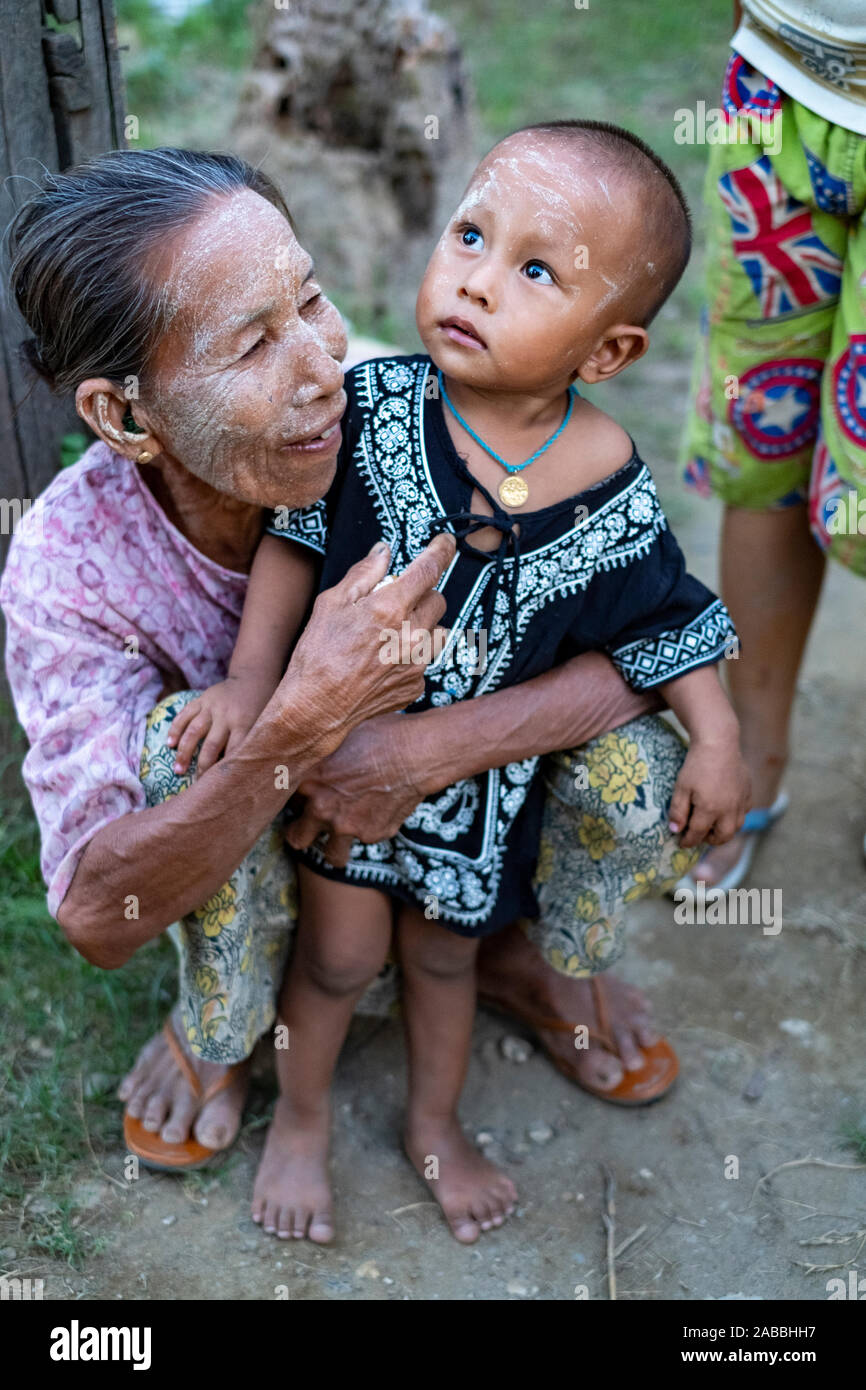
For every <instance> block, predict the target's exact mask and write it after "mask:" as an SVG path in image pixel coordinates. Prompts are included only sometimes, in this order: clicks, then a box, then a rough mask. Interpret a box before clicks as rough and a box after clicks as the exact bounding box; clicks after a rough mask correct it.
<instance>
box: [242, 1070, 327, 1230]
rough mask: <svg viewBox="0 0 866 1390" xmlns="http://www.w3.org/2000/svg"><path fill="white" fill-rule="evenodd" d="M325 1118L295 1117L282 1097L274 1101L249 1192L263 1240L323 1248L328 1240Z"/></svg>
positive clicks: (324, 1111)
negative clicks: (292, 1239) (273, 1237)
mask: <svg viewBox="0 0 866 1390" xmlns="http://www.w3.org/2000/svg"><path fill="white" fill-rule="evenodd" d="M329 1131H330V1114H329V1112H328V1108H327V1106H325V1107H324V1108H323V1110H322V1113H321V1115H316V1116H315V1117H312V1116H310V1115H309V1114H306V1115H304V1116H300V1117H299V1116H298V1115H297V1114H296V1113H295V1112H294V1111H293V1110H292V1107H291V1104H290V1102H289V1101H288V1100H287V1099H286V1097H285V1096H281V1097H280V1098H279V1100H278V1101H277V1104H276V1108H275V1110H274V1118H273V1120H272V1121H271V1127H270V1129H269V1130H268V1137H267V1141H266V1143H265V1151H264V1153H263V1154H262V1161H261V1163H260V1164H259V1171H258V1173H257V1174H256V1184H255V1187H254V1189H253V1208H252V1216H253V1220H254V1221H257V1222H259V1223H260V1225H261V1226H262V1227H263V1229H264V1230H265V1231H267V1233H268V1235H276V1236H279V1238H280V1240H288V1239H289V1237H290V1236H294V1237H295V1239H296V1240H301V1239H303V1237H304V1236H306V1237H307V1239H308V1240H312V1241H315V1243H316V1244H317V1245H326V1244H327V1243H328V1241H329V1240H333V1238H334V1218H333V1215H332V1210H331V1184H330V1182H329V1181H328V1136H329Z"/></svg>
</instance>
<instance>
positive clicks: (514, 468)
mask: <svg viewBox="0 0 866 1390" xmlns="http://www.w3.org/2000/svg"><path fill="white" fill-rule="evenodd" d="M437 377H438V381H439V390H440V392H441V393H442V399H443V401H444V402H445V404H446V405H447V407H448V409H449V410H450V411H451V414H452V415H453V416H454V418H455V420H458V421H459V422H460V424H461V425H462V426H463V428H464V429H465V431H466V433H467V434H468V435H471V436H472V438H473V439H474V440H475V443H476V444H479V445H480V446H481V448H482V449H483V450H484V452H485V453H486V454H489V455H490V457H491V458H494V459H496V462H497V463H500V464H501V465H502V467H503V468H504V469H506V471H507V472H508V473H522V472H523V470H524V468H528V467H529V465H530V464H531V463H535V460H536V459H538V458H541V455H542V454H544V453H546V452H547V450H548V449H549V448H550V446H551V444H555V443H556V441H557V439H558V438H559V436H560V435H561V434H562V431H563V430H564V429H565V427H566V425H567V424H568V422H569V420H570V419H571V412H572V410H573V409H574V400H575V397H576V396H577V394H578V392H577V390H576V388H575V387H574V386H573V385H572V386H569V388H568V407H567V409H566V412H565V417H564V419H563V421H562V424H561V425H560V426H559V428H558V429H556V430H554V432H553V434H552V435H551V436H550V438H549V439H548V440H547V442H546V443H545V444H542V446H541V448H540V449H536V451H535V453H534V454H532V455H530V457H529V458H528V459H526V461H525V462H524V463H508V462H507V461H506V460H505V459H504V458H503V457H502V455H501V454H497V452H496V450H495V449H491V447H490V445H489V444H487V443H486V442H485V440H483V439H482V438H481V435H480V434H476V432H475V430H474V429H473V428H472V426H471V425H470V424H468V423H467V421H466V420H464V419H463V416H462V415H461V414H460V411H459V410H457V409H456V408H455V406H454V403H453V401H452V400H451V397H450V396H449V395H448V392H447V391H446V390H445V378H444V377H443V375H442V369H441V367H440V368H439V371H438V372H437Z"/></svg>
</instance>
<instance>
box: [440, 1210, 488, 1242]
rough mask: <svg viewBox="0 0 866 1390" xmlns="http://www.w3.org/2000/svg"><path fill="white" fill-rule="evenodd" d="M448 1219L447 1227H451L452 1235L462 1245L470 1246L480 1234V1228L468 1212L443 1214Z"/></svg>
mask: <svg viewBox="0 0 866 1390" xmlns="http://www.w3.org/2000/svg"><path fill="white" fill-rule="evenodd" d="M445 1215H446V1217H447V1218H448V1225H449V1226H450V1227H451V1233H452V1235H453V1236H454V1237H455V1238H456V1239H457V1240H459V1241H460V1242H461V1244H463V1245H472V1243H473V1242H474V1241H476V1240H477V1239H478V1237H479V1236H480V1234H481V1227H480V1226H479V1224H478V1222H477V1221H476V1220H475V1219H474V1217H473V1216H472V1215H471V1214H470V1213H468V1212H465V1211H463V1212H460V1213H453V1214H451V1215H449V1214H448V1212H446V1213H445Z"/></svg>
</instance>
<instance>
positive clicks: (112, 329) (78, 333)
mask: <svg viewBox="0 0 866 1390" xmlns="http://www.w3.org/2000/svg"><path fill="white" fill-rule="evenodd" d="M245 188H249V189H251V190H252V191H253V192H254V193H259V194H260V195H261V196H262V197H263V198H266V199H267V201H268V202H269V203H272V204H273V205H274V207H276V208H278V209H279V211H280V212H282V213H283V215H284V216H285V217H286V219H287V221H288V222H289V224H290V225H292V219H291V215H290V213H289V210H288V208H287V207H286V204H285V201H284V199H283V196H282V194H281V193H280V191H279V189H278V188H277V187H276V185H275V184H274V183H273V182H272V180H271V179H269V178H268V176H267V174H263V173H262V172H261V170H259V169H256V168H254V167H253V166H252V165H251V164H248V163H247V162H246V161H245V160H243V159H239V158H237V157H236V156H235V155H230V154H215V153H210V152H207V151H204V150H182V149H173V148H171V147H168V146H163V147H162V148H160V149H155V150H109V151H108V152H107V153H105V154H101V155H97V156H96V157H95V158H94V159H90V160H87V161H86V162H85V163H83V164H78V165H76V166H75V168H73V169H67V170H66V171H65V172H64V173H62V174H54V173H49V174H48V175H47V177H46V178H45V180H44V183H43V186H42V188H41V189H40V190H39V192H38V193H35V194H34V195H33V197H32V198H29V199H28V200H27V202H26V203H24V204H23V205H22V206H21V207H20V208H19V209H18V211H17V212H16V213H15V215H14V217H13V218H12V221H11V222H10V224H9V226H8V228H7V231H6V236H5V238H4V241H5V253H6V259H7V266H8V271H7V273H8V284H9V288H10V290H11V292H12V293H13V294H14V296H15V301H16V303H17V305H18V308H19V309H20V310H21V314H22V316H23V318H24V320H25V322H26V323H27V325H28V326H29V328H30V330H31V331H32V333H33V334H34V337H33V338H32V339H30V340H28V341H27V342H25V343H23V344H22V348H21V350H22V353H23V355H24V357H25V359H26V361H27V362H28V363H29V364H30V366H31V367H33V369H34V370H35V371H36V372H38V374H39V375H40V376H41V377H43V379H44V380H46V381H47V382H48V383H49V385H50V386H51V388H52V390H54V391H57V392H65V391H70V390H74V389H75V387H76V386H77V385H78V384H79V383H80V382H82V381H85V380H86V379H87V378H88V377H107V378H108V379H109V380H110V381H113V382H115V383H116V384H117V385H118V386H121V387H123V386H124V385H125V383H126V382H127V379H128V378H129V377H135V378H136V379H137V380H138V381H139V382H141V381H142V380H143V379H144V377H145V374H146V370H147V362H148V356H149V353H150V351H151V349H152V346H153V344H154V342H155V340H156V339H157V337H158V335H159V334H160V332H162V331H163V330H164V328H165V326H166V321H167V313H168V306H167V302H166V298H165V295H164V293H163V287H162V286H160V285H158V284H153V283H151V282H150V281H149V279H148V277H147V275H146V274H145V272H144V266H145V264H146V262H147V257H148V254H149V253H150V252H151V251H152V250H154V249H155V248H156V247H157V246H158V245H159V244H160V243H162V242H164V241H165V240H166V239H167V238H169V237H170V236H171V235H172V234H173V233H175V232H179V231H181V230H182V229H183V228H185V227H187V226H188V225H189V224H190V223H191V222H193V221H195V219H196V218H197V217H199V216H200V215H201V213H202V212H203V211H204V207H205V204H206V203H207V201H208V199H210V198H212V197H213V196H214V195H218V194H222V195H225V194H232V193H237V192H240V191H242V190H243V189H245Z"/></svg>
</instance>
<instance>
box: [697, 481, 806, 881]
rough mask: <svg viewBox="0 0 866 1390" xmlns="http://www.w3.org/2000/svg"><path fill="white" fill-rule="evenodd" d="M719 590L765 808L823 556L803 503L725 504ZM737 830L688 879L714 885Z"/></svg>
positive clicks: (756, 788)
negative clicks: (731, 626)
mask: <svg viewBox="0 0 866 1390" xmlns="http://www.w3.org/2000/svg"><path fill="white" fill-rule="evenodd" d="M721 551H722V554H721V570H722V594H723V596H724V600H725V603H726V604H727V606H728V609H729V610H730V612H731V614H732V615H733V617H734V622H735V624H736V627H737V633H738V635H739V638H740V644H741V648H742V656H741V657H740V658H739V659H737V660H736V661H729V662H728V663H726V670H727V676H728V684H729V688H730V693H731V699H732V701H733V705H734V708H735V710H736V712H737V716H738V718H739V721H740V742H741V747H742V750H743V757H744V758H745V760H746V763H747V764H748V767H749V772H750V773H751V777H752V805H753V806H759V807H767V806H772V804H773V802H774V801H775V799H776V797H777V795H778V793H779V787H780V783H781V779H782V775H783V773H784V770H785V766H786V764H787V760H788V730H789V725H790V719H791V711H792V707H793V703H794V694H795V691H796V686H797V674H798V672H799V670H800V662H801V660H802V657H803V652H804V649H805V646H806V639H807V638H808V636H809V629H810V628H811V625H812V619H813V617H814V614H815V609H816V607H817V604H818V597H819V595H820V592H821V582H822V579H823V576H824V568H825V560H824V556H823V554H822V552H821V551H820V550H819V548H818V546H817V545H816V544H815V542H814V539H813V537H812V533H811V531H810V529H809V516H808V512H807V508H806V506H805V504H803V505H800V506H794V507H786V508H784V509H783V510H780V511H765V512H759V511H751V510H748V509H747V508H744V507H728V508H726V511H725V520H724V525H723V529H722V545H721ZM743 845H744V837H743V835H734V836H733V838H732V839H731V840H729V841H728V842H727V844H725V845H718V846H715V847H714V848H712V849H710V850H709V851H708V852H707V854H705V855H704V856H703V858H702V859H701V860H700V862H699V863H698V865H697V866H696V867H695V870H694V875H693V876H694V877H695V878H701V879H704V880H705V881H706V882H707V883H708V884H713V883H716V882H717V881H718V880H719V879H720V878H722V877H723V876H724V875H725V874H726V873H727V872H728V870H729V869H731V868H732V867H733V866H734V864H736V862H737V860H738V859H739V857H740V855H741V854H742V852H743Z"/></svg>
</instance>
